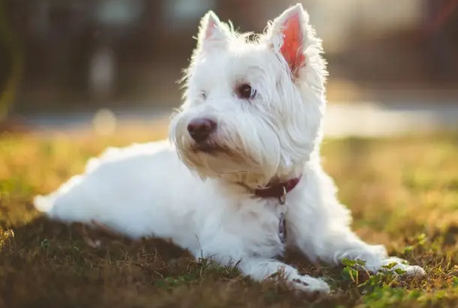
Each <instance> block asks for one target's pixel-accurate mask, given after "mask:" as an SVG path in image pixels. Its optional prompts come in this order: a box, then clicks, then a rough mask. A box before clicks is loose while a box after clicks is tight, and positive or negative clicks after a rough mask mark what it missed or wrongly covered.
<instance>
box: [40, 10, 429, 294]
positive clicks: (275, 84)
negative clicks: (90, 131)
mask: <svg viewBox="0 0 458 308" xmlns="http://www.w3.org/2000/svg"><path fill="white" fill-rule="evenodd" d="M289 18H299V21H300V29H299V30H300V33H301V35H302V40H301V44H300V47H299V50H298V53H302V54H303V55H305V59H306V65H305V66H304V67H301V68H300V70H299V71H298V72H297V75H294V74H293V73H292V72H291V71H290V69H289V67H288V63H287V62H286V60H285V58H283V57H282V54H281V52H280V47H281V46H282V44H283V43H284V42H283V40H284V39H285V40H286V38H284V35H283V30H284V29H283V26H284V25H285V21H287V20H289ZM308 20H309V17H308V15H307V13H306V12H305V11H304V10H303V9H302V6H301V5H296V6H295V7H292V8H290V9H288V10H286V11H285V12H284V13H283V14H282V15H281V16H280V17H279V18H277V19H276V20H275V21H274V22H273V23H271V24H270V25H269V26H268V28H267V30H266V33H265V34H263V35H261V36H259V37H258V38H257V39H256V40H255V41H254V42H253V41H251V42H250V41H248V40H247V35H243V34H237V33H235V32H234V31H233V29H232V28H231V27H230V26H228V25H226V24H224V23H221V22H220V21H219V20H218V17H216V15H215V14H214V13H212V12H209V13H208V14H207V15H206V16H205V17H204V18H203V20H202V24H201V29H200V34H199V41H198V47H197V49H196V50H195V52H194V54H193V57H192V61H191V64H190V67H189V69H188V70H187V71H186V76H185V82H186V91H185V95H184V99H185V102H184V104H183V106H182V108H181V109H180V110H179V111H178V112H177V114H176V115H175V116H174V118H173V120H172V123H171V127H170V138H171V140H172V141H173V142H172V143H169V142H167V141H164V142H158V143H149V144H143V145H133V146H130V147H127V148H123V149H108V150H107V151H106V152H105V153H104V154H102V155H101V156H100V157H99V158H93V159H91V160H90V161H89V163H88V166H87V169H86V171H85V173H84V174H82V175H77V176H75V177H73V178H72V179H70V180H69V181H68V182H67V183H65V184H64V185H62V186H61V187H60V188H59V189H58V190H57V191H55V192H53V193H51V194H50V195H48V196H37V197H36V199H35V205H36V207H37V208H38V209H40V210H42V211H45V212H47V215H48V216H49V217H50V218H53V219H58V220H61V221H67V222H71V221H79V222H85V223H90V222H91V221H94V220H95V221H97V222H99V223H101V224H105V225H106V226H108V227H110V228H112V229H114V230H117V231H119V232H122V233H124V234H126V235H127V236H130V237H132V238H140V237H142V236H155V237H162V238H170V239H172V240H173V241H174V242H175V243H176V244H177V245H179V246H181V247H183V248H186V249H189V251H191V253H193V254H194V256H196V257H205V258H213V259H214V260H216V261H217V262H219V263H221V264H223V265H225V264H230V263H232V264H238V266H239V268H240V270H241V271H242V272H243V273H244V274H246V275H249V276H251V277H252V278H253V279H256V280H262V279H265V278H267V277H269V276H271V275H273V274H275V273H276V272H277V271H279V270H281V271H283V272H284V276H285V278H286V279H288V281H289V282H290V283H291V284H292V285H293V286H295V287H297V288H299V289H301V290H304V291H308V292H312V291H317V292H322V293H327V292H329V287H328V285H327V284H326V283H325V282H324V281H323V280H321V279H316V278H312V277H310V276H307V275H302V274H300V273H298V271H297V270H296V269H295V268H293V267H292V266H290V265H287V264H284V263H282V262H280V261H277V260H276V259H275V258H276V256H279V255H281V254H282V253H283V251H284V250H285V245H283V244H282V243H281V241H280V238H279V234H278V233H279V232H278V222H279V202H278V200H276V199H275V198H269V199H262V198H258V197H256V196H255V195H254V194H253V189H255V188H258V187H263V186H266V185H268V184H269V183H270V182H273V181H279V182H281V181H286V180H288V179H291V178H294V177H297V176H299V175H300V174H302V178H301V181H300V182H299V184H298V186H297V187H296V188H295V189H293V190H292V191H291V192H290V193H288V195H287V202H288V209H289V210H288V212H287V214H286V220H287V227H288V229H287V234H288V238H287V244H286V246H295V247H297V248H299V249H300V250H301V251H302V252H303V254H304V255H305V256H307V257H308V258H309V259H310V260H312V261H317V260H321V261H325V262H328V263H329V264H338V263H339V262H340V261H341V260H342V259H343V258H349V259H363V260H365V261H366V268H367V269H368V270H370V271H373V272H375V271H378V270H380V269H381V267H382V266H383V265H386V264H388V263H391V262H396V264H397V265H396V267H397V268H401V269H403V270H406V271H407V274H410V275H415V274H418V275H423V274H424V271H423V269H421V268H420V267H418V266H409V265H406V264H405V263H404V262H403V261H402V260H400V259H397V258H388V257H387V255H386V251H385V248H384V247H382V246H373V245H369V244H366V243H364V242H363V241H361V240H360V239H359V238H358V237H357V236H356V235H355V234H354V233H353V232H352V231H351V230H350V228H349V224H350V221H351V219H350V215H349V211H348V210H347V209H346V208H345V207H344V206H342V205H341V204H340V203H339V201H338V200H337V198H336V188H335V186H334V184H333V181H332V180H331V178H330V177H328V176H327V175H326V174H325V173H324V171H323V170H322V168H321V164H320V160H319V144H320V141H321V125H322V121H321V120H322V118H323V115H324V109H325V96H324V94H325V87H324V83H325V75H326V71H325V63H324V61H323V60H322V58H321V56H320V53H321V51H322V50H321V42H320V40H319V39H317V38H316V36H315V34H314V31H313V29H312V28H311V26H310V25H309V23H308ZM239 83H249V84H251V85H252V87H253V88H254V89H256V91H257V96H256V97H255V98H253V99H251V100H249V101H247V100H243V99H240V98H238V97H237V96H236V95H235V94H234V89H235V88H236V87H237V84H239ZM195 117H206V118H211V119H213V120H214V121H216V122H217V124H218V128H217V130H216V132H215V133H214V134H213V135H212V136H211V142H212V143H213V144H214V145H217V146H218V147H219V148H220V149H221V151H220V152H218V153H213V154H208V153H204V152H202V151H198V150H196V149H195V147H194V141H193V139H192V138H191V137H190V136H189V134H188V132H187V125H188V123H189V121H190V120H191V119H193V118H195Z"/></svg>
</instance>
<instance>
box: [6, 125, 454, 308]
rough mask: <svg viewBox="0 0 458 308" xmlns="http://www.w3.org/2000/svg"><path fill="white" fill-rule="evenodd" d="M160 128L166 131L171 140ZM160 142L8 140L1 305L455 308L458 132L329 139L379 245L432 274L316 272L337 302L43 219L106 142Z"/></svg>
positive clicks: (334, 170)
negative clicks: (42, 196) (42, 209)
mask: <svg viewBox="0 0 458 308" xmlns="http://www.w3.org/2000/svg"><path fill="white" fill-rule="evenodd" d="M162 134H163V132H160V133H159V135H162ZM152 138H157V136H151V135H149V134H148V133H146V132H145V131H143V132H142V133H138V132H133V133H126V132H125V133H123V134H120V135H117V136H116V137H91V136H87V137H67V136H59V135H57V136H55V137H52V138H43V137H38V136H33V135H7V134H3V135H0V307H8V308H13V307H38V306H40V307H110V308H115V307H183V308H185V307H202V308H205V307H254V308H257V307H260V308H262V307H278V308H280V307H323V308H324V307H360V308H362V307H458V267H455V264H458V263H457V261H458V244H457V241H458V136H456V135H446V136H428V137H423V138H419V137H410V138H397V139H391V140H363V139H347V140H340V141H331V140H328V141H326V142H325V144H324V147H323V157H324V159H323V162H324V165H325V169H326V170H327V171H328V172H329V173H330V174H331V175H332V176H333V177H334V178H335V180H336V183H337V184H338V186H339V188H340V191H339V197H340V198H341V200H342V201H343V202H344V203H345V204H347V205H348V206H349V207H350V208H351V209H352V211H353V217H354V223H353V226H354V229H355V230H356V232H357V233H358V234H359V235H360V236H361V237H362V238H364V239H365V240H366V241H368V242H371V243H382V244H385V245H387V247H388V249H389V251H390V253H391V254H393V255H397V256H400V257H403V258H406V259H407V260H409V261H410V262H412V263H415V264H419V265H421V266H423V267H424V268H425V270H426V271H427V273H428V276H427V277H426V278H425V279H421V280H418V279H406V278H402V279H400V278H399V277H397V276H395V275H392V274H385V275H373V276H369V275H368V274H366V273H365V272H364V271H359V272H358V271H357V270H355V267H356V264H354V263H352V262H348V263H347V264H346V266H345V267H340V268H329V267H326V266H325V265H322V266H320V267H315V266H312V265H310V264H308V263H307V262H306V261H305V260H304V259H303V258H302V257H300V256H298V255H295V254H294V253H289V254H288V256H286V259H287V262H290V263H292V264H294V265H295V266H298V267H299V268H300V269H301V271H303V272H305V273H309V274H311V275H316V276H325V277H326V279H327V280H328V281H329V283H330V284H331V286H332V288H333V290H334V291H333V294H332V295H330V296H328V297H325V298H311V297H307V296H306V295H303V294H295V293H294V292H292V291H289V290H287V288H285V286H284V285H283V284H273V283H267V282H266V283H256V282H253V281H251V280H250V279H247V278H244V277H243V276H241V275H240V274H239V273H238V272H237V270H235V269H234V268H230V267H228V268H221V267H218V266H216V265H215V264H212V263H211V262H208V261H206V260H198V261H195V260H193V259H192V258H191V256H190V255H189V254H187V253H186V252H184V251H182V250H180V249H179V248H177V247H175V246H173V245H171V244H169V243H167V242H165V241H160V240H151V239H149V240H144V241H142V242H131V241H128V240H125V239H119V238H114V237H109V236H107V235H104V234H98V233H94V232H91V234H90V236H91V238H93V239H98V240H100V241H101V243H102V244H101V246H100V247H99V248H92V247H90V246H89V245H87V244H86V242H85V241H84V240H83V238H82V235H81V226H78V225H74V226H71V227H68V226H63V225H61V224H58V223H55V222H49V221H46V220H45V219H43V218H41V217H40V215H39V214H38V213H37V212H36V211H35V210H34V209H33V207H32V205H31V198H32V197H33V196H34V195H35V194H37V193H47V192H50V191H51V190H53V189H55V188H56V187H57V186H58V185H59V184H60V183H61V182H63V181H65V180H66V179H67V178H69V177H70V176H71V175H73V174H75V173H77V172H81V171H82V170H83V167H84V163H85V161H86V160H87V159H88V158H89V157H91V156H93V155H97V154H98V153H100V152H101V151H102V150H103V149H104V148H105V147H106V146H107V145H116V146H121V145H127V144H129V143H130V142H131V141H133V140H135V141H137V142H143V141H147V140H150V139H152Z"/></svg>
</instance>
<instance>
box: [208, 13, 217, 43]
mask: <svg viewBox="0 0 458 308" xmlns="http://www.w3.org/2000/svg"><path fill="white" fill-rule="evenodd" d="M215 28H216V23H215V21H214V20H213V18H210V19H209V20H208V24H207V29H205V39H206V40H208V39H209V38H211V36H212V35H213V31H215Z"/></svg>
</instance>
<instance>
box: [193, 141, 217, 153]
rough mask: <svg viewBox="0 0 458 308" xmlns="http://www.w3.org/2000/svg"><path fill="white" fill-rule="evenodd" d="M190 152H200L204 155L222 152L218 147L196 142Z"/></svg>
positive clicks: (212, 144) (205, 142)
mask: <svg viewBox="0 0 458 308" xmlns="http://www.w3.org/2000/svg"><path fill="white" fill-rule="evenodd" d="M192 150H193V151H194V152H202V153H205V154H215V153H218V152H222V151H223V149H222V148H221V147H220V146H219V145H217V144H214V143H212V142H207V141H204V142H198V143H196V144H194V146H193V147H192Z"/></svg>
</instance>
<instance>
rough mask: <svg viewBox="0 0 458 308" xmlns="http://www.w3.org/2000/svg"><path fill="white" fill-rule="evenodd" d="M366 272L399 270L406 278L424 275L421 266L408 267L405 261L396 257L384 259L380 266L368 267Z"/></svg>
mask: <svg viewBox="0 0 458 308" xmlns="http://www.w3.org/2000/svg"><path fill="white" fill-rule="evenodd" d="M368 270H369V271H371V272H377V271H393V270H394V271H396V270H401V271H402V272H403V274H404V275H406V276H408V277H423V276H425V275H426V272H425V270H424V269H423V268H422V267H421V266H418V265H409V264H408V263H407V261H405V260H403V259H400V258H396V257H389V258H386V259H384V260H382V262H381V264H380V265H376V266H370V267H369V268H368Z"/></svg>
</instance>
